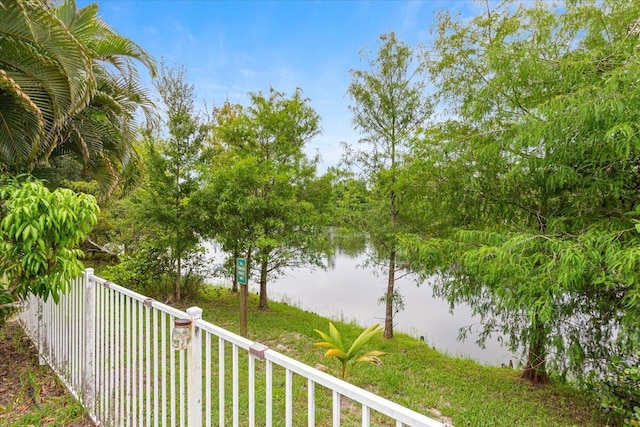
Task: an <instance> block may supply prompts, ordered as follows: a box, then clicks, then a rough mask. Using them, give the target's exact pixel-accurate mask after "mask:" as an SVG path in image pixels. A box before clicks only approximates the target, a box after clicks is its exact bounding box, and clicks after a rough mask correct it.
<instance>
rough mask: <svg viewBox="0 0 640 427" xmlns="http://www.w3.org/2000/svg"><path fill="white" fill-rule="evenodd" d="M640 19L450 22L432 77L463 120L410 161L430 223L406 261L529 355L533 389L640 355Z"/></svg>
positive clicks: (629, 6) (543, 6) (548, 14)
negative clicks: (556, 375) (637, 224)
mask: <svg viewBox="0 0 640 427" xmlns="http://www.w3.org/2000/svg"><path fill="white" fill-rule="evenodd" d="M639 13H640V10H639V9H638V5H637V4H634V3H629V2H618V1H607V2H592V1H584V2H577V3H573V2H570V3H567V4H564V5H563V7H562V8H560V9H558V8H555V7H553V6H552V5H550V4H548V3H546V2H536V3H533V4H520V5H514V4H511V3H505V4H503V5H500V6H499V7H497V8H495V9H490V10H488V12H487V14H486V15H483V16H477V17H475V18H474V19H472V20H470V21H463V20H459V19H455V18H454V17H452V16H450V15H448V14H447V13H442V14H441V15H439V17H438V24H437V38H436V41H435V43H434V46H433V49H432V51H431V53H430V55H429V57H428V61H427V65H428V69H429V73H430V75H431V76H433V78H434V83H435V84H436V90H437V94H436V96H437V100H438V101H439V102H440V104H439V105H440V108H447V109H448V111H449V112H450V114H451V117H452V118H451V119H449V120H446V121H444V122H442V123H439V124H437V125H435V126H432V127H430V128H429V129H428V130H426V131H425V135H426V137H425V140H424V144H422V146H421V147H419V148H417V149H416V151H415V152H414V153H413V159H414V160H413V162H414V163H413V166H412V169H411V172H412V174H415V178H414V179H412V180H411V181H412V182H413V183H415V184H416V187H417V188H419V189H420V192H421V194H422V196H423V197H422V198H419V199H416V200H417V201H418V204H417V206H416V207H417V208H418V209H421V212H420V215H421V216H422V218H423V219H426V221H425V225H424V228H423V230H424V231H423V233H422V235H421V236H420V237H419V238H415V236H414V237H407V239H406V240H405V250H406V252H407V253H413V254H414V255H416V257H415V259H417V260H419V261H418V264H420V265H421V266H422V268H423V269H424V270H423V271H424V272H425V273H427V272H438V273H439V274H440V275H441V276H440V277H441V279H442V280H441V284H440V286H439V288H438V289H437V292H438V293H439V294H440V295H442V296H444V297H446V298H447V299H448V300H449V301H450V302H451V303H452V304H457V303H459V302H467V303H469V304H470V305H471V306H472V308H473V310H474V311H475V312H476V313H478V314H480V315H481V316H482V317H483V320H484V322H485V326H486V330H485V332H486V334H490V333H491V332H492V331H493V330H495V329H498V330H499V331H501V332H503V333H504V334H505V335H506V337H508V339H509V342H510V344H511V346H512V347H513V348H514V349H515V348H519V347H520V348H523V349H524V351H525V355H526V357H525V359H526V364H525V371H524V374H523V375H524V376H525V377H527V378H530V379H532V380H534V381H545V380H546V369H545V367H546V365H547V364H549V363H551V365H552V366H553V368H554V370H559V371H560V372H567V371H569V372H571V373H573V374H574V375H577V376H581V375H582V374H583V373H584V372H587V371H588V370H590V369H595V370H598V371H599V370H606V368H607V363H608V361H609V360H610V359H611V357H612V356H613V355H626V357H636V358H637V355H638V348H639V344H640V336H639V335H638V330H637V327H635V326H634V324H635V323H636V321H637V319H638V318H639V317H638V316H639V315H640V298H639V297H638V295H640V294H639V292H640V288H639V287H638V279H639V277H638V262H640V257H639V256H638V255H640V252H638V247H639V244H640V240H639V239H638V233H637V232H636V230H635V229H634V224H633V222H632V221H633V219H634V218H636V217H637V214H638V211H637V210H636V209H637V206H638V204H639V203H638V202H639V201H640V200H639V197H638V196H639V193H638V182H639V181H638V166H639V161H640V157H639V153H640V151H639V148H640V138H639V137H638V135H639V133H638V130H639V128H638V123H639V122H638V111H639V110H638V99H639V98H638V95H640V92H638V87H637V84H636V82H637V79H638V77H640V76H639V72H640V68H639V65H638V64H639V62H638V45H639V43H640V41H639V37H638V30H637V26H638V20H637V19H638V18H637V17H638V16H639ZM412 191H418V190H416V189H415V188H414V189H413V190H412ZM418 217H419V216H418ZM437 217H440V220H438V221H437V222H436V223H432V224H428V221H429V219H431V218H437ZM634 319H635V320H634ZM484 336H486V335H483V336H482V337H484ZM482 337H481V338H482ZM623 357H625V356H623Z"/></svg>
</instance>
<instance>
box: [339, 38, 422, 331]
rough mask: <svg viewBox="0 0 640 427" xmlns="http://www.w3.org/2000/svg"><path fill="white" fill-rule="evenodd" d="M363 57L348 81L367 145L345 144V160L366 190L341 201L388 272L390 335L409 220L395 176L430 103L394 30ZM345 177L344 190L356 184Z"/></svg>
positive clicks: (372, 256)
mask: <svg viewBox="0 0 640 427" xmlns="http://www.w3.org/2000/svg"><path fill="white" fill-rule="evenodd" d="M367 62H368V64H367V67H366V69H365V70H351V75H352V81H351V84H350V85H349V95H350V96H351V98H352V100H353V105H351V106H350V109H351V110H352V112H353V122H354V124H355V126H356V129H358V130H359V131H360V132H361V134H362V138H361V139H360V141H359V143H360V144H363V145H365V146H366V148H364V149H357V148H354V147H350V146H346V147H345V148H346V153H345V155H344V162H345V163H346V164H347V165H348V166H357V167H358V169H359V170H361V171H362V177H361V179H362V181H363V184H365V185H366V189H367V190H368V191H360V192H359V193H354V194H352V193H351V192H350V191H347V192H344V193H343V195H344V196H347V197H343V198H342V202H343V204H346V207H348V206H349V205H353V203H354V202H355V203H356V204H355V206H354V207H355V208H356V210H354V211H353V212H352V213H349V214H346V215H345V218H346V219H348V220H349V222H348V225H349V226H350V227H352V228H354V229H355V230H358V231H360V232H364V233H367V235H368V236H369V238H370V239H371V242H372V244H373V246H374V248H375V252H374V253H372V254H370V259H371V263H372V264H374V265H375V266H376V267H378V268H379V269H381V270H383V271H386V273H387V276H388V278H387V291H386V294H387V295H388V296H389V297H384V301H385V302H386V308H385V312H386V314H385V322H384V336H385V337H386V338H392V337H393V309H394V307H393V304H392V300H393V294H394V286H395V280H396V272H397V271H402V270H403V269H404V267H403V266H404V265H405V264H406V263H405V262H403V261H404V260H402V259H399V258H398V256H399V254H398V241H397V238H398V233H399V232H400V231H401V230H402V229H403V228H404V227H405V226H406V225H407V223H406V220H405V216H404V212H405V209H404V206H403V204H404V203H405V200H404V198H403V193H402V192H401V191H400V187H399V185H398V184H399V177H400V174H401V167H402V165H403V163H404V156H405V155H406V153H407V152H408V151H409V149H410V147H411V146H412V142H413V140H414V138H415V137H416V136H417V135H418V133H419V129H420V127H421V126H422V125H423V122H424V121H425V120H426V119H427V118H428V117H429V115H430V114H431V110H432V108H431V103H430V102H429V100H428V99H427V98H425V96H424V93H423V91H424V88H425V81H424V78H423V76H422V74H421V73H420V71H421V66H420V65H415V55H414V53H413V50H412V49H411V48H410V47H409V46H408V45H407V44H405V43H403V42H402V41H400V40H398V39H397V38H396V36H395V34H394V33H389V34H383V35H381V36H380V40H379V50H378V52H377V56H376V57H375V58H374V59H368V60H367ZM347 183H348V185H349V186H346V187H345V190H349V189H350V190H356V189H357V187H354V185H353V184H354V182H349V181H347ZM348 196H356V199H355V200H353V199H352V198H350V197H348Z"/></svg>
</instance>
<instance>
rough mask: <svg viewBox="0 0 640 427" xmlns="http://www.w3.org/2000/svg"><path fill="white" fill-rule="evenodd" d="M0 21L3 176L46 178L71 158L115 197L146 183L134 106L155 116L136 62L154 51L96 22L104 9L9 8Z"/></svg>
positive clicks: (21, 4)
mask: <svg viewBox="0 0 640 427" xmlns="http://www.w3.org/2000/svg"><path fill="white" fill-rule="evenodd" d="M2 10H3V13H2V14H1V15H0V52H2V54H0V70H2V71H1V72H0V88H1V90H0V106H1V107H0V117H1V118H2V120H0V121H1V122H2V132H0V170H2V171H4V172H9V173H21V172H30V173H33V174H34V175H36V176H41V177H45V175H46V174H49V173H50V170H49V168H50V166H55V164H52V165H49V164H48V163H47V162H48V161H49V160H50V159H53V158H56V157H60V156H69V155H70V156H73V157H74V158H75V159H78V160H79V161H80V162H81V163H82V172H83V174H84V175H85V176H84V177H83V178H85V177H91V178H93V179H95V180H96V182H97V183H98V185H99V190H100V192H99V194H100V196H101V197H102V198H105V199H106V198H108V197H110V196H112V195H114V193H115V192H116V190H119V191H126V189H127V188H128V187H130V186H131V185H134V184H135V183H137V182H138V181H139V178H140V172H141V164H140V163H139V157H138V154H137V152H136V151H135V150H134V149H133V141H134V140H135V138H136V137H137V132H136V127H137V120H136V115H137V110H138V109H139V108H140V109H142V111H143V112H144V113H145V114H146V116H147V118H148V119H150V120H153V119H154V112H153V107H152V103H151V101H150V99H149V97H148V95H147V93H146V90H145V89H143V88H142V87H141V86H140V84H139V76H138V74H137V71H136V68H135V61H139V62H140V63H142V64H143V65H145V66H146V67H147V68H148V69H149V70H150V71H151V73H152V74H153V73H155V65H154V63H153V60H152V59H151V58H150V57H149V56H148V54H147V53H146V52H145V51H144V50H142V49H141V48H140V47H139V46H138V45H136V44H135V43H134V42H132V41H131V40H129V39H127V38H125V37H122V36H121V35H119V34H117V33H116V32H115V31H113V30H112V29H111V28H110V27H109V26H108V25H106V24H105V23H104V22H103V21H102V20H101V19H100V18H99V17H98V6H97V4H91V5H88V6H86V7H84V8H81V9H78V8H77V7H76V3H75V1H74V0H66V1H64V2H62V3H55V4H49V3H47V2H40V1H31V0H10V1H6V2H3V4H2Z"/></svg>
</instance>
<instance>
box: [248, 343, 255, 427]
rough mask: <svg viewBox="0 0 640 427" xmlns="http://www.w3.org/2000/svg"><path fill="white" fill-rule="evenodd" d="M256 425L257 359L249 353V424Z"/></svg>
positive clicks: (251, 426) (252, 426)
mask: <svg viewBox="0 0 640 427" xmlns="http://www.w3.org/2000/svg"><path fill="white" fill-rule="evenodd" d="M255 425H256V359H255V357H254V356H253V355H252V354H251V353H249V426H250V427H254V426H255Z"/></svg>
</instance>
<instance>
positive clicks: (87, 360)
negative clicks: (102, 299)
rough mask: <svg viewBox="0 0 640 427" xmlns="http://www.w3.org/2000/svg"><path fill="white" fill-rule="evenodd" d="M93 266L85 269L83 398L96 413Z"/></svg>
mask: <svg viewBox="0 0 640 427" xmlns="http://www.w3.org/2000/svg"><path fill="white" fill-rule="evenodd" d="M92 276H93V268H87V269H86V270H85V271H84V332H83V338H84V366H83V372H82V389H81V390H82V400H83V402H84V407H85V408H87V409H88V410H89V413H94V402H95V383H96V376H95V362H94V360H95V326H94V325H95V318H96V304H95V302H96V300H95V284H94V281H93V280H91V278H92Z"/></svg>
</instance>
